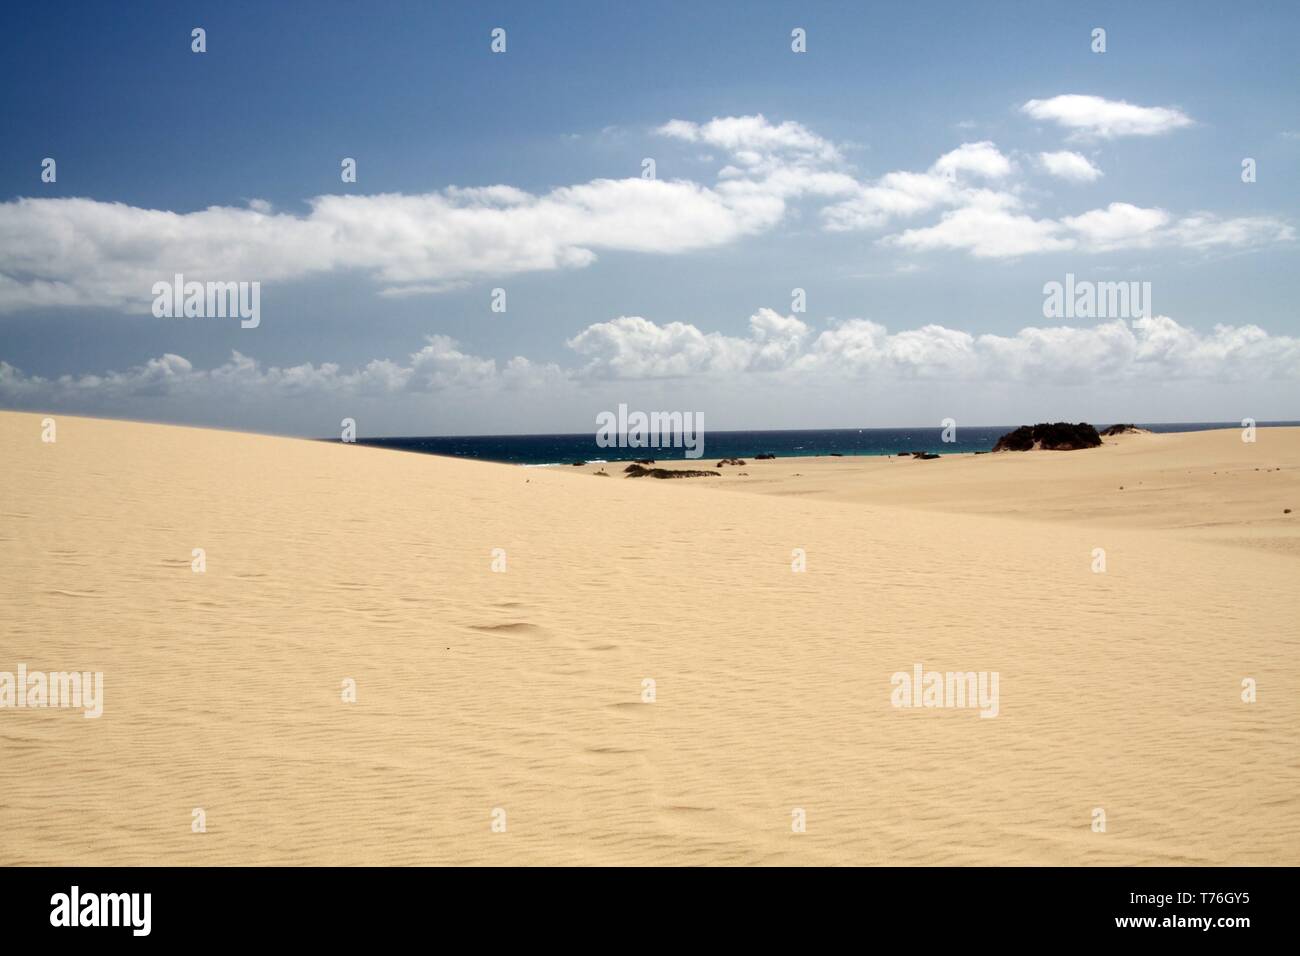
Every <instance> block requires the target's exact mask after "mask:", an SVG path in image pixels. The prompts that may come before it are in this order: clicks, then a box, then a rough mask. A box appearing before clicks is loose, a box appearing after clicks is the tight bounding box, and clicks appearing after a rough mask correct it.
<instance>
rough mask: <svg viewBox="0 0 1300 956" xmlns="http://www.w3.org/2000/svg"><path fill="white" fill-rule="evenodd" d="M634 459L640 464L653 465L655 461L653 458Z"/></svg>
mask: <svg viewBox="0 0 1300 956" xmlns="http://www.w3.org/2000/svg"><path fill="white" fill-rule="evenodd" d="M632 461H634V462H635V463H636V464H638V465H653V464H654V463H655V460H654V459H653V458H633V459H632Z"/></svg>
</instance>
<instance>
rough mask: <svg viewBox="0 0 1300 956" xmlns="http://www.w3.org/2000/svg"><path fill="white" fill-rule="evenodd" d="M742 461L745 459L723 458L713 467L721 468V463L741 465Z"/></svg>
mask: <svg viewBox="0 0 1300 956" xmlns="http://www.w3.org/2000/svg"><path fill="white" fill-rule="evenodd" d="M744 463H745V460H744V459H743V458H724V459H722V461H720V462H718V463H717V464H716V465H714V466H713V467H715V468H721V467H722V466H723V465H743V464H744Z"/></svg>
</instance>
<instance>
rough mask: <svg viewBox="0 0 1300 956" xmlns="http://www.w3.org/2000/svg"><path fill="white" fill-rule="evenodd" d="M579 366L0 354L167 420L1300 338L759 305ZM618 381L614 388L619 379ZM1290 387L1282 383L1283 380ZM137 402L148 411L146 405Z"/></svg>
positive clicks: (1138, 379)
mask: <svg viewBox="0 0 1300 956" xmlns="http://www.w3.org/2000/svg"><path fill="white" fill-rule="evenodd" d="M568 345H569V347H570V348H571V349H572V350H573V351H574V352H575V353H576V354H577V356H579V364H577V365H574V366H572V367H568V368H564V367H560V366H558V365H555V364H543V363H536V362H532V361H530V360H529V359H527V358H525V357H523V356H516V357H515V358H512V359H510V360H509V361H508V362H505V363H504V364H500V365H499V364H498V363H497V362H496V361H495V360H493V359H490V358H484V357H482V356H476V355H473V354H470V353H467V352H465V351H463V350H462V349H461V348H460V347H459V345H458V344H457V343H456V342H455V341H453V340H452V339H450V338H448V337H446V336H441V335H435V336H430V337H429V338H428V339H427V340H426V342H425V344H424V346H423V347H422V348H420V349H419V350H418V351H416V352H413V353H412V354H410V355H409V356H407V358H406V359H405V360H403V361H392V360H389V359H374V360H372V361H369V362H367V363H366V364H364V365H361V366H359V367H357V368H355V369H352V370H344V369H342V368H341V367H340V366H339V365H337V364H334V363H328V362H327V363H321V364H319V365H317V364H312V363H305V364H301V365H296V366H289V367H279V366H264V365H262V364H260V363H259V362H257V361H256V360H255V359H253V358H250V357H248V356H246V355H242V354H240V353H238V352H235V353H232V355H231V357H230V359H229V360H228V361H227V362H225V363H223V364H221V365H219V366H216V367H214V368H211V369H198V368H195V367H194V366H193V365H192V364H191V363H190V362H189V361H188V360H187V359H185V358H184V357H182V356H179V355H174V354H166V355H163V356H160V357H158V358H154V359H150V360H148V361H146V362H144V363H143V364H141V365H139V366H136V367H134V368H131V369H127V370H126V371H121V372H115V371H114V372H105V373H103V374H86V375H63V376H59V377H55V378H44V377H41V376H37V375H29V374H26V373H24V372H23V371H21V370H20V369H18V368H15V367H14V366H13V365H11V364H9V363H8V362H4V361H0V404H3V405H5V406H8V407H16V408H71V409H73V410H76V409H78V408H89V409H102V408H105V407H124V406H123V403H125V402H130V401H134V402H136V403H137V404H136V405H135V406H133V407H137V408H140V407H143V408H148V409H151V410H157V411H164V410H165V409H166V408H167V407H169V406H168V402H184V401H187V400H188V401H190V402H191V403H192V404H194V403H196V404H198V405H199V406H201V407H205V408H211V407H216V406H219V405H221V404H224V403H244V404H248V403H254V404H256V405H257V406H259V407H268V406H271V407H277V405H278V403H279V402H281V401H285V400H289V399H295V398H296V399H301V400H304V401H307V402H311V403H316V402H319V401H323V400H325V399H337V398H344V399H348V400H352V399H355V398H378V399H382V400H383V401H384V402H385V403H387V404H389V405H390V406H391V404H392V402H393V401H394V400H395V399H400V398H402V397H416V396H420V395H429V394H439V395H441V394H446V393H454V394H461V395H464V394H467V393H470V392H476V393H480V394H484V393H492V392H501V391H505V390H510V391H518V392H523V393H525V394H536V395H542V394H547V395H550V394H553V393H554V392H555V390H556V389H557V388H558V387H560V386H565V387H569V388H581V387H583V386H584V385H596V384H599V383H601V382H604V383H607V384H608V383H624V384H630V383H635V382H644V381H647V380H654V379H691V380H694V381H696V382H700V383H707V384H708V385H709V387H714V386H722V387H728V386H729V387H734V388H739V389H744V388H745V382H746V380H747V379H748V378H750V377H752V376H756V375H761V376H767V377H776V378H777V379H778V380H780V381H781V382H782V384H783V386H787V387H794V388H799V387H801V386H805V385H808V386H811V385H814V384H815V385H818V386H821V385H824V384H826V383H827V382H836V381H838V382H842V383H845V385H846V387H856V386H854V385H853V383H861V382H864V381H869V382H871V383H872V384H875V385H881V384H885V385H887V384H889V383H903V382H931V383H935V384H939V383H943V384H945V385H966V386H969V387H972V388H976V389H980V388H984V387H987V386H989V385H991V384H998V385H1003V384H1006V383H1020V384H1024V385H1026V386H1029V387H1032V388H1034V389H1043V388H1051V387H1055V386H1077V385H1089V384H1098V383H1117V384H1124V383H1129V384H1139V385H1145V384H1147V383H1151V382H1162V383H1166V382H1172V381H1176V380H1183V381H1187V382H1191V383H1214V384H1224V383H1230V382H1239V383H1251V384H1257V383H1260V382H1263V381H1266V380H1276V381H1279V382H1287V383H1289V382H1293V381H1294V380H1296V379H1300V339H1298V338H1295V337H1291V336H1285V335H1270V334H1269V333H1268V332H1266V331H1264V330H1263V329H1261V328H1260V327H1259V326H1257V325H1253V324H1242V325H1228V324H1222V325H1216V326H1215V327H1214V328H1213V329H1212V330H1211V331H1210V332H1208V333H1202V332H1198V331H1196V330H1194V329H1191V328H1188V327H1186V326H1183V325H1180V324H1179V323H1178V322H1176V321H1175V320H1173V319H1171V318H1169V317H1167V316H1153V317H1150V318H1140V319H1135V320H1133V321H1131V322H1130V321H1124V320H1114V321H1109V322H1103V323H1100V324H1098V325H1095V326H1092V327H1075V326H1066V325H1051V326H1029V327H1026V328H1022V329H1021V330H1020V331H1018V332H1016V333H1015V334H1013V335H999V334H992V333H986V334H975V333H971V332H967V331H964V330H960V329H952V328H948V327H945V326H943V325H938V324H927V325H923V326H921V327H919V328H915V329H903V330H900V331H890V330H889V329H888V328H887V327H886V326H885V325H883V324H882V323H879V322H876V321H873V320H869V319H847V320H844V321H833V322H832V323H831V324H830V325H829V327H827V328H825V329H823V330H822V331H820V332H819V333H817V334H814V333H813V330H812V329H811V328H810V327H809V326H808V324H807V323H805V322H804V321H803V320H801V319H799V318H796V317H795V316H791V315H781V314H780V313H778V312H775V311H773V310H771V309H760V310H758V311H757V312H755V313H754V314H753V315H752V316H751V317H750V320H749V327H748V330H747V332H746V333H745V334H743V335H727V334H724V333H721V332H706V331H703V330H701V329H699V328H698V327H696V326H695V325H692V324H690V323H684V322H667V323H664V324H659V323H656V322H653V321H651V320H649V319H646V318H642V317H639V316H621V317H619V318H617V319H614V320H611V321H609V322H600V323H595V324H593V325H590V326H588V327H587V328H586V329H584V330H583V331H582V332H580V333H579V334H578V335H576V336H574V337H573V338H572V339H570V340H569V342H568ZM620 387H621V386H620ZM1288 387H1289V386H1288ZM141 402H143V403H144V404H143V405H142V404H139V403H141Z"/></svg>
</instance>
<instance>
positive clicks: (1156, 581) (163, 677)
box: [0, 413, 1300, 865]
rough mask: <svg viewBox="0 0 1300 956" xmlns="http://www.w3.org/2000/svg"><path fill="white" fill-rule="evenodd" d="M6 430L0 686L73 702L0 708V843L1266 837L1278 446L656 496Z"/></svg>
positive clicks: (1275, 631)
mask: <svg viewBox="0 0 1300 956" xmlns="http://www.w3.org/2000/svg"><path fill="white" fill-rule="evenodd" d="M40 432H41V428H40V417H39V416H34V415H25V414H15V413H0V437H2V438H3V447H4V448H5V452H6V454H5V462H4V465H3V470H2V471H0V483H2V485H3V500H2V501H0V577H2V578H3V580H4V582H5V586H4V589H3V592H2V593H0V670H14V669H15V668H16V666H17V665H18V664H19V663H25V664H26V666H27V667H28V668H30V669H33V670H45V671H63V670H79V671H82V670H85V671H102V672H103V673H104V702H103V708H104V712H103V716H102V717H100V718H98V719H94V720H87V719H84V718H83V717H82V715H81V714H80V713H77V712H75V711H71V710H56V709H23V710H15V709H3V710H0V754H2V755H3V773H4V791H3V797H2V798H0V834H3V840H0V864H6V865H12V864H144V863H160V864H186V863H216V864H226V863H231V864H233V863H282V864H296V863H323V864H360V863H369V864H380V863H398V864H431V863H482V864H507V863H521V864H540V863H656V864H697V863H759V864H763V863H788V864H792V863H817V864H835V863H848V864H882V863H892V864H941V863H982V862H992V863H1022V864H1048V863H1064V864H1100V863H1121V864H1130V863H1131V864H1154V863H1190V864H1229V863H1230V864H1282V863H1285V864H1291V865H1295V864H1298V863H1300V797H1297V794H1300V758H1298V757H1297V754H1300V637H1298V636H1297V629H1296V621H1297V619H1298V616H1300V615H1298V613H1297V612H1300V597H1298V596H1297V588H1296V579H1297V571H1298V570H1300V564H1298V563H1297V560H1296V558H1297V549H1296V546H1295V543H1296V532H1295V531H1294V528H1295V522H1296V521H1300V517H1297V515H1296V514H1295V513H1294V512H1293V513H1292V514H1290V515H1283V514H1282V510H1283V508H1286V507H1291V508H1293V509H1296V508H1298V507H1300V483H1298V482H1297V477H1296V476H1297V475H1300V471H1298V470H1297V469H1300V429H1261V430H1260V432H1259V440H1258V441H1257V442H1256V443H1255V444H1253V445H1246V444H1243V443H1242V442H1241V441H1240V440H1239V437H1238V433H1237V432H1235V431H1234V432H1208V433H1199V434H1188V435H1135V436H1123V437H1121V438H1118V439H1112V440H1108V444H1107V445H1106V446H1104V447H1103V448H1100V449H1094V450H1090V451H1085V452H1069V453H1029V454H1025V455H1005V456H983V455H981V456H970V457H963V458H960V459H942V460H939V461H932V462H916V461H897V460H883V461H882V460H877V461H861V460H851V459H829V460H820V461H812V460H807V459H801V460H798V461H794V460H787V461H781V460H778V461H776V462H763V463H752V462H751V463H750V465H749V466H748V467H747V468H746V469H740V470H746V471H748V472H749V473H750V477H748V478H740V477H738V476H737V475H735V474H734V473H732V472H733V469H725V470H726V471H728V474H727V475H726V476H725V477H724V478H721V479H692V480H687V481H673V482H663V481H655V480H653V479H641V480H637V481H630V480H625V479H622V478H621V477H618V478H614V479H593V478H592V477H590V475H588V474H585V473H584V470H583V469H568V468H565V469H524V468H518V467H510V466H502V465H493V464H486V463H478V462H470V461H460V460H451V459H439V458H433V457H429V456H422V455H414V454H404V453H400V452H390V451H383V450H377V449H372V448H361V447H355V446H343V445H336V444H324V443H316V442H307V441H294V440H288V439H280V438H269V437H262V436H255V435H245V434H238V433H230V432H220V431H207V430H199V429H186V428H173V427H164V426H157V425H144V424H134V423H123V422H108V421H95V420H89V419H78V418H72V417H59V419H58V441H57V442H56V443H54V444H46V443H43V442H42V441H41V436H40ZM1109 442H1113V444H1112V443H1109ZM709 464H710V465H711V464H712V462H709ZM1256 469H1259V470H1258V471H1257V470H1256ZM1274 469H1280V470H1274ZM796 473H797V475H798V477H795V475H796ZM1120 485H1123V486H1124V490H1123V491H1120V490H1119V486H1120ZM1098 547H1100V548H1104V549H1105V552H1106V562H1107V570H1106V572H1105V573H1100V574H1099V573H1094V572H1093V570H1092V564H1093V560H1094V559H1093V549H1095V548H1098ZM194 548H203V549H204V550H205V552H206V562H207V564H206V572H205V573H202V574H198V573H194V571H193V570H192V568H191V560H192V558H191V555H192V549H194ZM495 548H501V549H504V551H505V559H506V562H507V564H506V570H505V571H504V572H494V571H493V570H492V563H493V549H495ZM794 549H803V550H804V552H805V553H806V558H807V571H806V572H803V573H793V572H792V570H791V561H792V551H793V550H794ZM918 662H919V663H922V664H924V666H925V667H926V668H927V669H931V668H933V669H937V670H941V671H949V670H953V671H987V672H993V671H996V672H998V673H999V675H1000V685H999V686H1000V700H999V708H998V715H997V717H996V718H994V719H982V718H980V717H979V715H978V713H977V712H976V711H975V710H973V709H969V708H967V709H957V708H954V709H927V708H914V709H901V708H896V707H894V706H892V705H891V675H893V674H894V673H895V672H899V671H904V672H910V671H911V670H912V668H913V665H914V664H915V663H918ZM647 678H649V679H652V680H653V681H654V682H655V685H654V689H655V700H654V702H653V703H644V702H643V701H642V695H643V686H644V685H643V681H644V680H646V679H647ZM1244 678H1253V679H1255V680H1256V681H1257V682H1258V694H1259V697H1258V701H1257V702H1255V703H1251V704H1248V703H1243V702H1242V700H1241V686H1242V680H1243V679H1244ZM347 679H352V680H355V682H356V686H357V701H356V702H355V703H345V702H344V701H343V700H342V699H341V687H342V685H343V682H344V681H345V680H347ZM195 808H202V809H203V810H204V812H205V814H206V823H207V832H206V833H194V832H192V827H191V821H192V819H193V816H192V814H193V811H194V809H195ZM494 808H501V809H504V811H505V819H506V821H507V825H506V832H504V833H497V832H493V829H492V824H493V819H494V818H493V810H494ZM1095 808H1102V809H1104V811H1105V813H1106V823H1107V826H1106V832H1104V833H1098V832H1093V830H1092V828H1091V824H1092V821H1093V812H1094V809H1095ZM796 809H801V810H803V811H804V813H805V814H806V821H807V828H806V832H803V833H795V832H792V827H791V821H792V813H793V811H795V810H796ZM497 819H500V818H499V817H498V818H497Z"/></svg>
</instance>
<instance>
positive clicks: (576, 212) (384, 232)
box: [0, 96, 1294, 314]
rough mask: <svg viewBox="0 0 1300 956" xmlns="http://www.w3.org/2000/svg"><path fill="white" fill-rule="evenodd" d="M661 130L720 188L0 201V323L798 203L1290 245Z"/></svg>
mask: <svg viewBox="0 0 1300 956" xmlns="http://www.w3.org/2000/svg"><path fill="white" fill-rule="evenodd" d="M1031 107H1032V109H1031ZM1025 108H1026V110H1027V111H1029V112H1031V113H1032V114H1033V115H1039V116H1048V117H1053V118H1057V119H1059V120H1060V121H1061V122H1063V123H1065V124H1067V125H1070V126H1071V128H1075V129H1079V130H1089V131H1091V132H1094V133H1096V134H1097V135H1119V134H1120V133H1121V132H1127V133H1136V132H1146V133H1150V132H1154V131H1156V129H1157V127H1163V128H1173V127H1175V126H1177V125H1185V122H1184V121H1186V122H1190V121H1189V120H1186V117H1184V116H1182V114H1181V113H1178V112H1177V111H1176V110H1174V111H1170V110H1164V109H1162V108H1152V109H1148V108H1146V107H1134V106H1130V105H1129V104H1125V103H1113V102H1111V101H1107V100H1101V99H1099V98H1097V97H1070V96H1067V97H1056V98H1054V99H1052V100H1046V101H1040V100H1032V101H1030V103H1028V104H1026V106H1025ZM657 132H659V133H660V134H662V135H664V136H665V137H668V138H670V139H674V140H677V141H681V142H685V143H688V144H694V145H704V146H707V147H710V148H716V149H718V150H721V151H724V152H725V153H726V161H725V162H726V165H724V166H723V167H722V168H721V169H720V170H719V172H718V178H717V181H716V182H715V183H714V184H713V185H711V186H708V185H702V184H699V183H695V182H691V181H689V180H685V179H668V180H661V179H642V178H640V177H639V176H638V177H632V178H626V179H596V180H592V181H590V182H586V183H579V184H576V185H571V186H563V187H558V188H555V189H552V190H550V191H548V192H545V193H539V194H533V193H529V192H526V191H524V190H521V189H518V188H515V187H513V186H508V185H495V186H486V187H478V188H456V187H450V188H447V189H444V190H442V191H440V192H433V193H425V194H417V195H404V194H396V193H385V194H377V195H326V196H318V197H316V198H314V199H312V200H310V201H309V202H308V210H307V211H306V212H305V213H301V214H294V213H291V212H286V211H282V210H281V211H276V210H274V209H273V208H272V207H271V206H270V205H269V204H268V203H266V202H263V201H261V200H252V201H250V202H249V203H248V205H246V206H238V207H235V206H213V207H209V208H207V209H202V210H196V211H193V212H171V211H167V210H156V209H143V208H139V207H134V206H128V205H125V204H123V203H113V202H100V201H97V200H93V199H84V198H74V199H43V198H42V199H29V198H20V199H16V200H12V201H9V202H4V203H0V313H3V312H12V311H16V310H19V309H27V308H50V307H80V306H98V307H106V308H112V309H118V310H121V311H127V312H137V313H141V314H147V313H148V309H149V306H150V303H151V299H152V293H151V290H152V287H153V284H154V283H155V282H158V281H160V280H169V279H170V278H171V277H172V276H173V275H175V274H176V273H183V274H184V275H185V276H186V278H187V279H189V280H191V281H195V280H197V281H212V280H219V281H246V280H259V281H262V282H264V283H265V282H277V281H291V280H297V279H303V278H306V277H310V276H313V275H319V274H325V273H336V272H341V271H354V272H357V273H360V274H362V275H366V276H368V277H370V278H372V279H373V280H375V281H376V282H377V283H378V285H379V290H378V291H379V294H380V295H382V296H387V297H402V296H411V295H431V294H437V293H440V292H445V291H447V290H450V289H457V288H462V287H464V286H465V285H466V284H467V283H468V282H470V281H473V280H476V279H482V278H486V277H491V278H494V279H496V278H504V277H507V276H510V275H513V274H516V273H520V272H528V271H538V270H558V269H576V268H582V267H584V266H588V265H590V264H591V263H592V262H593V261H595V259H596V257H597V255H598V253H599V252H601V251H603V250H620V251H626V252H639V253H645V254H657V255H671V254H680V253H686V252H690V251H694V250H701V249H707V248H713V247H717V246H721V245H725V244H728V243H733V242H736V241H738V240H740V239H742V238H745V237H747V236H752V235H756V234H759V233H762V232H765V231H768V230H771V229H773V228H775V227H776V226H778V225H779V224H780V223H781V222H782V221H783V220H784V219H785V218H786V217H787V215H788V213H789V210H790V205H791V204H792V203H794V202H796V201H801V200H805V201H806V200H817V201H821V202H823V203H824V205H823V206H822V209H821V216H822V223H823V226H824V228H825V229H827V230H828V231H832V232H844V231H852V230H878V229H883V228H886V227H888V226H889V225H890V224H892V223H894V222H896V221H898V220H904V219H908V218H913V217H918V216H922V215H926V214H937V215H938V216H939V219H938V221H937V222H930V223H928V224H926V225H922V226H919V227H917V228H909V229H907V230H905V231H903V232H902V233H899V234H897V235H892V236H888V237H885V238H884V240H883V241H884V242H886V243H888V244H891V245H895V246H897V247H899V248H903V249H910V250H915V251H925V250H932V249H960V250H965V251H967V252H969V253H970V254H971V255H974V256H976V257H981V258H995V257H1007V256H1018V255H1026V254H1030V253H1034V252H1046V251H1053V250H1060V249H1070V248H1073V249H1080V250H1084V251H1088V250H1099V251H1104V250H1109V249H1117V248H1126V247H1148V246H1153V245H1171V246H1181V247H1184V248H1191V249H1206V248H1211V247H1214V246H1225V245H1226V246H1234V247H1243V246H1249V245H1255V244H1259V243H1263V242H1278V241H1288V240H1290V239H1292V238H1294V231H1293V229H1292V228H1291V227H1290V226H1289V225H1288V224H1286V223H1285V222H1283V221H1281V220H1278V219H1275V218H1271V217H1267V216H1255V217H1245V218H1237V219H1220V218H1217V217H1215V216H1213V215H1209V214H1199V213H1198V214H1195V215H1192V216H1188V217H1185V218H1183V219H1178V220H1174V219H1173V217H1172V216H1169V219H1168V221H1167V222H1162V223H1159V224H1156V225H1149V220H1151V219H1152V217H1154V216H1155V215H1156V214H1159V215H1160V216H1168V215H1169V214H1166V213H1164V212H1163V211H1159V210H1155V211H1151V210H1146V211H1144V210H1141V209H1140V207H1137V206H1132V205H1129V204H1125V203H1112V204H1111V205H1110V206H1108V207H1107V208H1105V209H1099V210H1092V211H1086V212H1084V213H1081V214H1079V215H1077V216H1068V217H1064V218H1062V219H1060V220H1051V219H1037V218H1034V217H1033V216H1032V214H1031V212H1030V210H1028V209H1027V208H1025V204H1024V202H1023V201H1022V199H1021V197H1020V187H1019V185H1018V184H1017V183H1016V181H1015V180H1016V175H1017V172H1018V170H1017V167H1016V164H1015V162H1014V161H1013V160H1012V159H1010V158H1009V157H1008V156H1007V155H1005V154H1004V153H1002V152H1001V151H1000V150H999V149H998V147H997V146H996V145H995V144H993V143H992V142H989V141H987V140H985V141H979V142H973V143H962V144H961V145H959V146H958V147H957V148H955V149H953V150H951V151H949V152H947V153H944V154H943V155H942V156H940V157H939V158H938V159H937V160H935V162H934V163H933V164H931V165H930V167H929V168H928V169H926V170H924V171H919V172H918V171H909V170H895V171H893V172H888V173H886V174H884V175H883V176H880V177H879V178H877V179H875V180H869V181H862V180H859V179H857V178H856V177H855V176H854V175H852V173H851V172H850V171H849V170H848V168H847V167H846V165H845V164H844V160H843V155H842V153H841V151H840V149H839V148H838V147H837V146H836V145H835V144H834V143H832V142H830V141H829V140H826V139H825V138H823V137H821V136H819V135H817V134H815V133H813V132H812V131H810V130H808V129H807V128H806V127H804V126H802V125H800V124H799V123H795V122H791V121H786V122H781V123H773V122H771V121H769V120H767V119H766V118H765V117H763V116H762V115H755V116H740V117H720V118H715V119H712V120H710V121H708V122H705V123H693V122H688V121H685V120H672V121H670V122H669V123H666V124H664V125H663V126H662V127H660V128H659V130H658V131H657ZM1040 161H1041V162H1042V163H1043V164H1045V166H1046V168H1047V169H1048V170H1049V171H1050V172H1053V174H1054V175H1061V176H1066V177H1067V178H1070V177H1073V178H1083V177H1085V176H1088V175H1092V174H1093V173H1097V171H1096V169H1095V167H1093V166H1092V165H1091V164H1090V163H1089V162H1088V160H1086V159H1085V158H1084V157H1082V156H1080V155H1079V154H1077V153H1071V152H1057V153H1044V154H1041V157H1040ZM1089 171H1091V172H1089ZM1097 174H1098V175H1099V173H1097Z"/></svg>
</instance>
